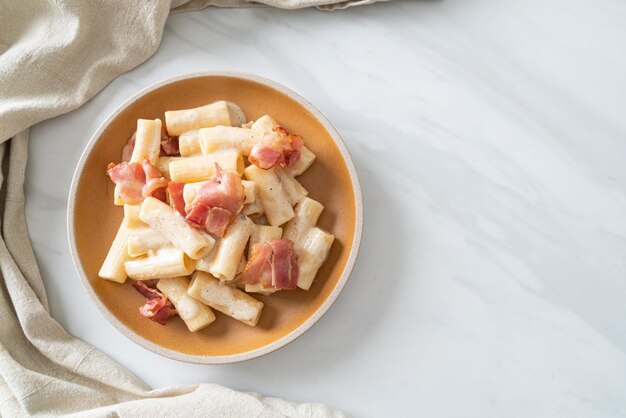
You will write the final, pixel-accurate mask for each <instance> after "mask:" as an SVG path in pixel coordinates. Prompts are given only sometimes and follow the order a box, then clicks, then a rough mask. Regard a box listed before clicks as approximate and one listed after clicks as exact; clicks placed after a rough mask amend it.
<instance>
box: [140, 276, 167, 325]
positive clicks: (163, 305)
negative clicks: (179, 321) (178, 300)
mask: <svg viewBox="0 0 626 418" xmlns="http://www.w3.org/2000/svg"><path fill="white" fill-rule="evenodd" d="M133 287H134V288H135V289H136V290H137V291H138V292H139V293H141V294H142V295H143V296H144V297H145V298H146V299H148V300H147V301H146V304H145V305H144V306H142V307H141V308H139V314H140V315H142V316H145V317H146V318H150V319H151V320H153V321H154V322H157V323H159V324H161V325H165V323H166V321H167V320H168V318H170V317H172V316H174V315H176V314H177V312H176V308H174V305H172V303H171V302H170V301H169V300H168V299H167V298H166V297H165V296H164V295H163V293H161V292H159V291H158V290H157V289H155V288H152V287H148V286H147V285H146V284H145V283H144V282H142V281H136V282H135V283H133Z"/></svg>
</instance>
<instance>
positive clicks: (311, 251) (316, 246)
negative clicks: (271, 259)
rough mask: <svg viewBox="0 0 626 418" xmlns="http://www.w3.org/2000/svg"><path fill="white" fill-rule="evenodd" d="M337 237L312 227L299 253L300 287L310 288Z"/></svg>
mask: <svg viewBox="0 0 626 418" xmlns="http://www.w3.org/2000/svg"><path fill="white" fill-rule="evenodd" d="M334 239H335V237H334V236H333V235H331V234H329V233H328V232H325V231H322V230H321V229H319V228H317V227H316V228H311V229H310V230H309V232H308V233H307V236H306V238H305V240H304V243H303V244H302V248H301V249H300V251H297V254H298V270H299V272H298V287H299V288H301V289H304V290H309V289H310V288H311V284H312V283H313V279H314V278H315V275H316V274H317V271H318V270H319V268H320V267H321V266H322V264H324V261H326V257H328V253H329V252H330V246H331V245H332V243H333V241H334Z"/></svg>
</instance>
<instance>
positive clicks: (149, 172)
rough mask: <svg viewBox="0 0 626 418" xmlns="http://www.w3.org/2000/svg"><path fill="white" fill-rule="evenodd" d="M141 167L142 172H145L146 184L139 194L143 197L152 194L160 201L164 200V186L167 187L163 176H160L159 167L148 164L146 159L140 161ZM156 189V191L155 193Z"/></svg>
mask: <svg viewBox="0 0 626 418" xmlns="http://www.w3.org/2000/svg"><path fill="white" fill-rule="evenodd" d="M141 167H142V168H143V171H144V173H146V185H145V186H144V187H143V189H142V191H141V194H142V195H143V196H144V197H148V196H152V197H155V198H157V199H159V200H161V201H165V188H166V187H167V180H166V179H165V177H162V176H161V172H160V171H159V169H158V168H156V167H155V166H153V165H152V164H150V162H149V161H148V160H147V159H144V160H143V161H142V162H141ZM159 189H162V190H159ZM157 191H158V193H156V192H157Z"/></svg>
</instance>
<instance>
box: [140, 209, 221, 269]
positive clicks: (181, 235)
mask: <svg viewBox="0 0 626 418" xmlns="http://www.w3.org/2000/svg"><path fill="white" fill-rule="evenodd" d="M139 218H140V219H141V220H142V221H144V222H145V223H147V224H148V225H150V226H151V227H152V228H154V229H156V230H157V231H159V232H160V233H161V234H163V235H165V237H167V239H168V240H169V241H170V242H171V243H172V244H174V246H175V247H176V248H178V249H180V250H181V251H184V252H185V254H187V255H188V256H189V257H191V258H193V259H194V260H197V259H199V258H202V257H204V256H206V255H208V254H209V252H211V250H212V248H213V245H215V240H214V239H213V238H212V237H211V236H210V235H208V234H202V233H201V232H200V231H198V230H197V229H195V228H194V227H192V226H191V225H189V224H188V223H187V222H185V220H184V219H183V218H182V216H180V215H179V214H178V212H176V210H175V209H174V208H172V207H171V206H169V205H168V204H166V203H163V202H161V201H160V200H158V199H155V198H153V197H147V198H145V199H144V201H143V203H142V204H141V209H140V211H139Z"/></svg>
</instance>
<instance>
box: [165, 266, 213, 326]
mask: <svg viewBox="0 0 626 418" xmlns="http://www.w3.org/2000/svg"><path fill="white" fill-rule="evenodd" d="M188 288H189V279H188V278H186V277H173V278H171V279H161V280H159V282H158V283H157V289H159V290H160V291H161V293H163V294H164V295H165V296H166V297H167V298H168V299H169V300H170V302H172V304H173V305H174V307H175V308H176V311H177V312H178V315H179V316H180V317H181V319H182V320H183V321H185V324H186V325H187V328H189V331H191V332H196V331H199V330H201V329H202V328H204V327H206V326H207V325H209V324H211V323H212V322H213V321H215V314H214V313H213V311H212V310H211V308H209V307H208V306H206V305H205V304H204V303H201V302H199V301H198V300H197V299H194V298H192V297H191V296H189V294H188V293H187V289H188Z"/></svg>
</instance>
